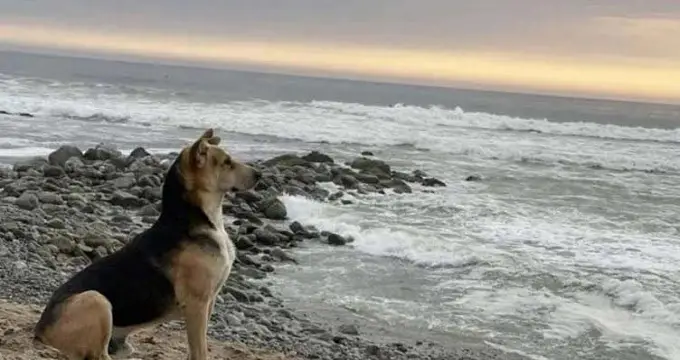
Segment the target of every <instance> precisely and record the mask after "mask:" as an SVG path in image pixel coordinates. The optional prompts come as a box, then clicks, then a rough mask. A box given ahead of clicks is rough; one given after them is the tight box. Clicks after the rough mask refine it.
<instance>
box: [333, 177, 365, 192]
mask: <svg viewBox="0 0 680 360" xmlns="http://www.w3.org/2000/svg"><path fill="white" fill-rule="evenodd" d="M333 182H334V183H335V184H336V185H341V186H344V187H346V188H348V189H356V188H357V185H358V184H359V182H358V181H357V179H356V178H354V176H352V175H348V174H342V175H339V176H336V177H335V178H334V179H333Z"/></svg>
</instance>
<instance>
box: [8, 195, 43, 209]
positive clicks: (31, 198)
mask: <svg viewBox="0 0 680 360" xmlns="http://www.w3.org/2000/svg"><path fill="white" fill-rule="evenodd" d="M14 204H15V205H16V206H18V207H19V208H20V209H24V210H29V211H30V210H35V208H37V207H38V205H40V203H39V201H38V197H37V196H35V194H33V193H27V192H25V193H23V194H21V196H19V197H18V198H17V199H16V200H15V201H14Z"/></svg>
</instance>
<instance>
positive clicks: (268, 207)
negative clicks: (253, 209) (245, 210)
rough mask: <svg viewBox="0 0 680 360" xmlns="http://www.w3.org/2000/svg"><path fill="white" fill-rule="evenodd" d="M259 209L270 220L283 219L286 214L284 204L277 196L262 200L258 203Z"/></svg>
mask: <svg viewBox="0 0 680 360" xmlns="http://www.w3.org/2000/svg"><path fill="white" fill-rule="evenodd" d="M260 209H261V210H262V213H264V216H265V217H266V218H267V219H271V220H285V219H286V216H288V211H287V210H286V205H284V204H283V202H282V201H281V200H279V199H278V198H275V197H272V198H269V199H266V200H264V201H263V202H262V203H261V204H260Z"/></svg>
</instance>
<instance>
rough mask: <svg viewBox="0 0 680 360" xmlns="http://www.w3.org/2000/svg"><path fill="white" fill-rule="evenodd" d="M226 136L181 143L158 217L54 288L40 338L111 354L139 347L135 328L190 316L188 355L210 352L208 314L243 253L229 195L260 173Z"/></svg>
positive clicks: (69, 352) (80, 355) (72, 352)
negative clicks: (232, 226)
mask: <svg viewBox="0 0 680 360" xmlns="http://www.w3.org/2000/svg"><path fill="white" fill-rule="evenodd" d="M219 143H220V138H219V137H217V136H215V135H214V132H213V129H208V130H206V131H205V133H204V134H203V135H202V136H201V137H200V138H198V140H196V141H195V142H194V143H193V144H192V145H190V146H187V147H185V148H184V149H182V151H181V152H180V154H179V155H178V157H177V158H176V159H175V161H174V162H173V163H172V165H171V166H170V168H169V170H168V171H167V173H166V175H165V180H164V183H163V189H162V201H161V208H162V209H161V214H160V215H159V217H158V219H157V220H156V222H155V223H154V224H153V225H152V226H151V227H150V228H148V229H146V230H145V231H144V232H142V233H140V234H139V235H137V236H135V237H134V238H133V239H132V240H131V241H130V242H129V243H127V244H126V245H125V246H123V247H122V248H121V249H119V250H118V251H116V252H114V253H112V254H110V255H108V256H106V257H103V258H100V259H98V260H96V261H94V262H92V263H91V264H90V265H88V266H87V267H85V268H84V269H83V270H81V271H80V272H78V273H76V274H75V275H73V276H72V277H71V278H70V279H69V280H67V281H66V282H65V283H64V284H62V285H61V286H60V287H59V288H58V289H57V290H55V292H54V293H53V294H52V296H51V298H50V300H49V301H48V303H47V305H46V307H45V309H44V310H43V312H42V314H41V316H40V319H39V320H38V322H37V324H36V326H35V329H34V339H35V341H37V342H38V343H42V344H46V345H49V346H51V347H53V348H56V349H57V350H59V351H60V352H61V353H62V354H64V355H66V356H67V357H68V358H69V359H72V360H109V359H111V357H110V355H111V354H120V353H123V352H127V353H132V352H133V351H134V350H133V349H132V347H131V346H130V345H129V344H128V342H127V337H128V335H129V334H131V333H133V332H135V331H136V330H139V329H141V328H144V327H148V326H152V325H156V324H159V323H162V322H165V321H168V320H175V319H177V320H179V319H183V320H184V321H185V322H186V333H187V340H188V345H189V356H188V358H189V359H190V360H205V359H206V358H207V352H208V345H207V326H208V320H209V319H210V315H211V313H212V311H213V307H214V304H215V298H216V296H217V294H218V293H219V291H220V289H221V287H222V285H223V284H224V282H225V281H226V280H227V278H228V277H229V273H230V272H231V268H232V265H233V262H234V260H235V257H236V249H235V247H234V244H233V243H232V242H231V240H230V238H229V236H228V234H227V232H226V231H225V228H224V220H223V215H222V200H223V198H224V196H225V194H226V193H227V192H230V191H242V190H247V189H250V188H252V187H254V186H255V185H256V183H257V181H258V180H259V179H260V177H261V173H260V172H259V171H258V170H256V169H254V168H253V167H251V166H248V165H246V164H244V163H242V162H239V161H237V160H236V159H234V158H232V157H231V156H230V155H229V154H228V153H227V152H226V151H225V150H223V149H222V148H220V147H219V146H218V145H219Z"/></svg>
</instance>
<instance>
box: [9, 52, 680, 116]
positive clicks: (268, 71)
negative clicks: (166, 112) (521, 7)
mask: <svg viewBox="0 0 680 360" xmlns="http://www.w3.org/2000/svg"><path fill="white" fill-rule="evenodd" d="M7 45H8V44H4V43H2V42H0V53H2V52H6V53H17V54H24V55H37V56H45V57H57V58H66V59H69V58H71V59H82V60H94V61H109V62H119V63H124V64H143V65H158V66H167V67H180V68H189V69H201V70H213V71H231V72H239V73H247V74H263V75H274V76H290V77H301V78H309V79H322V80H336V81H348V82H358V83H372V84H378V85H402V86H413V87H422V88H430V89H442V90H453V91H469V92H482V93H495V94H504V95H525V96H537V97H549V98H561V99H572V100H582V101H605V102H607V101H608V102H618V103H628V104H652V105H661V106H671V107H678V106H680V99H678V100H675V99H657V98H642V99H641V98H636V97H624V96H616V95H606V94H602V95H596V94H582V93H570V92H567V91H531V90H517V89H512V90H510V89H497V88H490V87H488V86H484V85H477V86H475V85H472V84H471V86H469V87H466V86H465V85H459V84H442V83H432V82H428V81H426V80H423V81H417V80H414V79H408V80H407V79H393V78H388V77H380V76H367V75H354V76H352V75H348V74H333V73H332V72H319V73H316V72H315V71H304V70H298V71H295V70H294V69H289V68H280V69H279V68H275V67H264V66H257V65H255V66H252V65H251V66H247V65H245V66H244V65H243V64H238V63H227V62H202V61H187V60H181V59H168V58H158V57H153V56H140V55H126V54H112V53H105V52H96V51H73V50H71V51H69V50H66V49H48V48H35V47H31V46H16V45H15V44H11V45H10V46H9V47H7ZM12 46H15V48H12ZM432 105H435V104H432Z"/></svg>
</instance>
